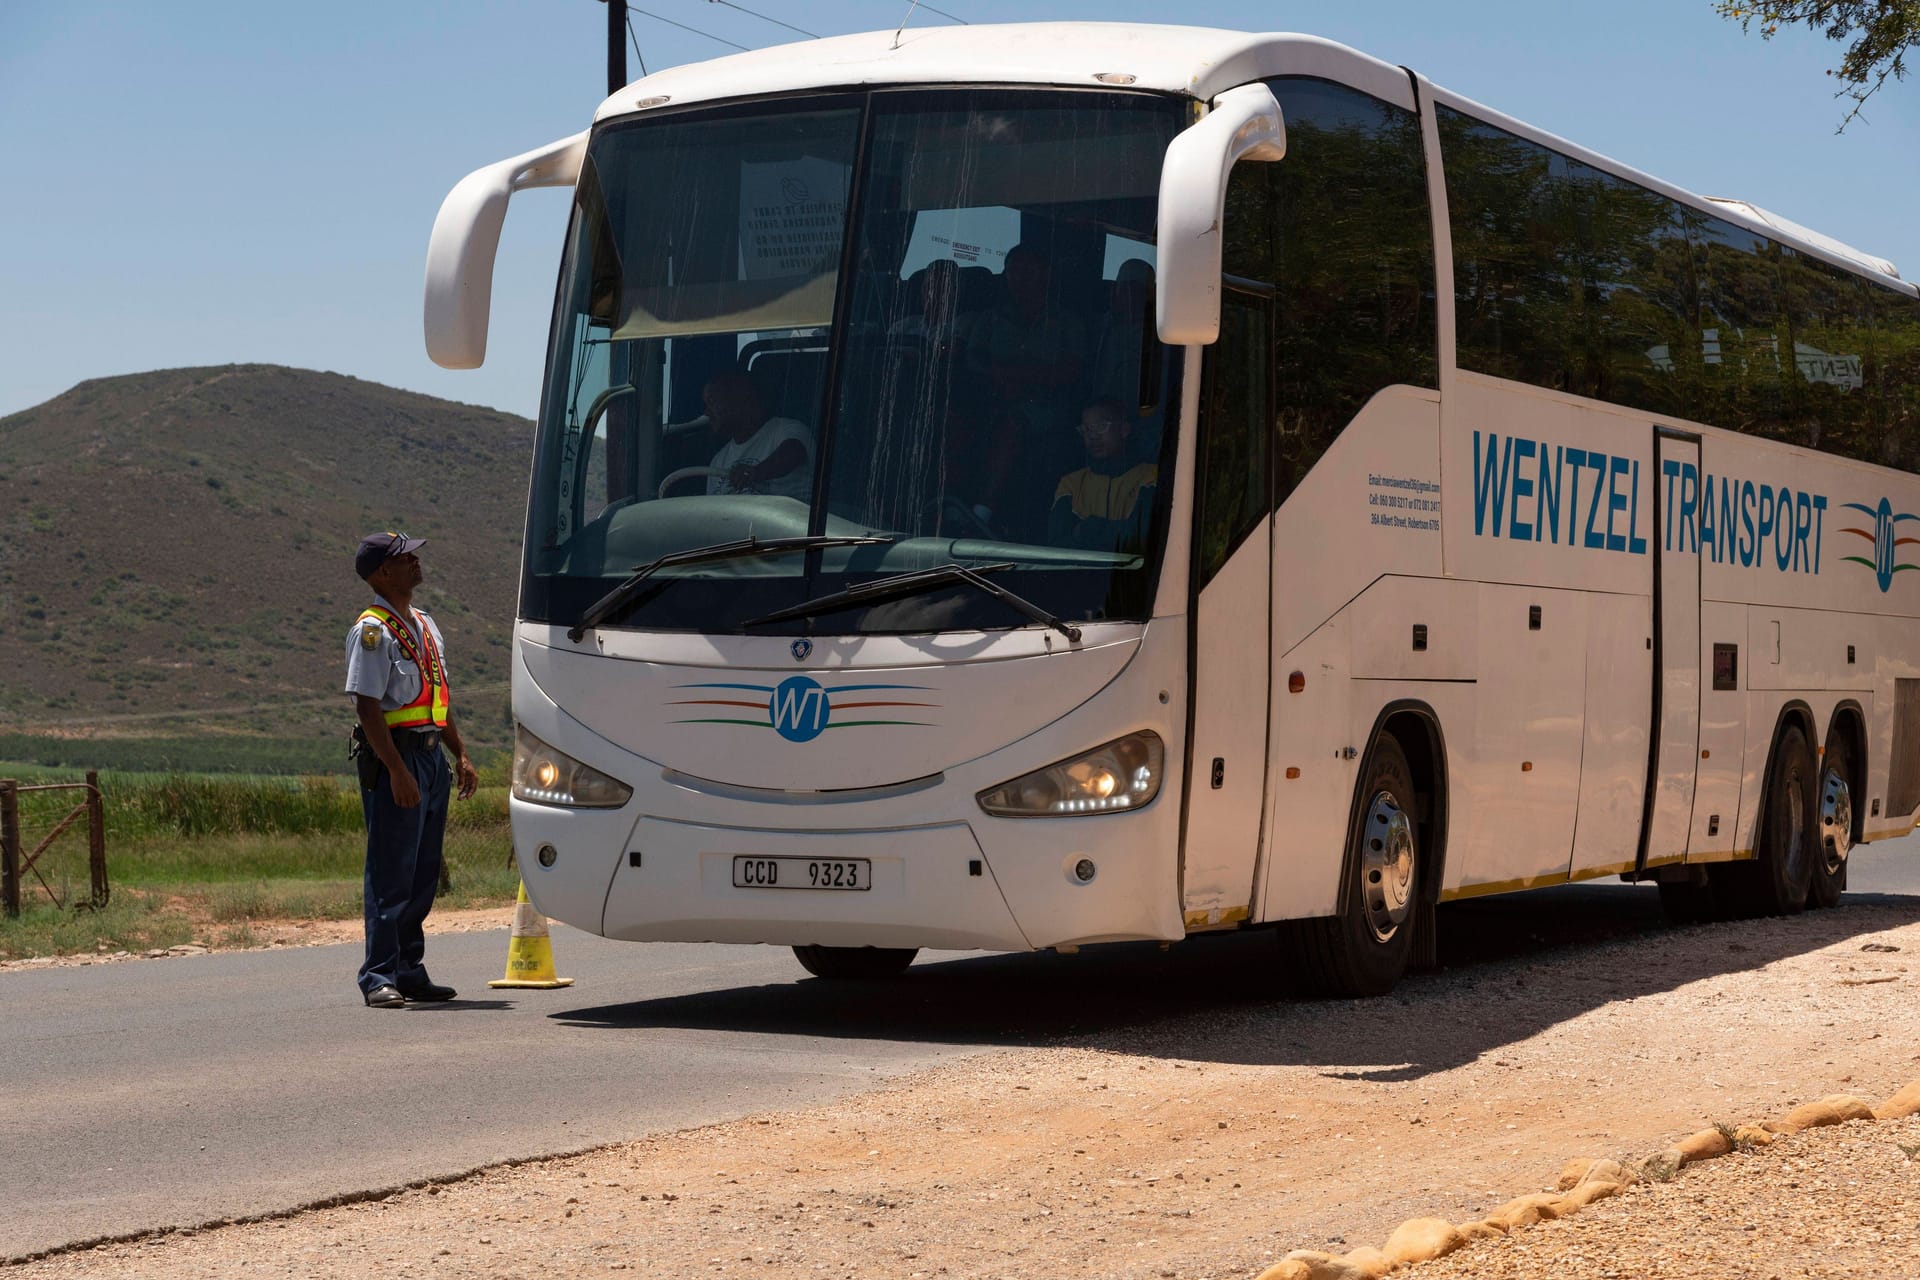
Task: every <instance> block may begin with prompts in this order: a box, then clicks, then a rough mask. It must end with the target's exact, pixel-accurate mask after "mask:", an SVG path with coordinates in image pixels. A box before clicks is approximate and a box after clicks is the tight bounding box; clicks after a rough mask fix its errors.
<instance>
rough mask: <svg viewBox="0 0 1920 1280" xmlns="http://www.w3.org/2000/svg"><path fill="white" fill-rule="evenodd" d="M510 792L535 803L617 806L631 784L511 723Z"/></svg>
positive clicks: (627, 795) (626, 796)
mask: <svg viewBox="0 0 1920 1280" xmlns="http://www.w3.org/2000/svg"><path fill="white" fill-rule="evenodd" d="M513 795H514V798H515V799H516V800H527V801H531V802H532V803H534V804H552V805H563V806H568V807H571V808H578V809H618V808H619V807H620V806H621V805H623V804H625V803H626V802H627V801H628V800H629V799H630V798H632V796H633V788H632V787H630V786H628V785H627V784H626V783H624V782H620V781H617V780H615V779H613V778H609V777H608V776H607V775H606V774H604V773H601V772H600V771H599V770H598V769H595V768H591V767H590V766H588V765H584V764H581V763H580V762H579V761H578V760H575V759H574V758H573V757H572V756H570V755H568V754H567V753H566V752H564V751H555V750H554V749H553V748H552V747H550V746H548V745H547V744H546V743H544V742H542V741H540V739H538V738H536V737H534V736H533V735H532V734H530V733H528V732H527V731H526V730H525V729H523V728H521V727H520V726H519V725H515V726H514V727H513Z"/></svg>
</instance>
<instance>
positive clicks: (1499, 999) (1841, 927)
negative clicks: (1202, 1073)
mask: <svg viewBox="0 0 1920 1280" xmlns="http://www.w3.org/2000/svg"><path fill="white" fill-rule="evenodd" d="M1915 921H1920V895H1913V896H1908V895H1898V894H1858V895H1849V896H1848V897H1847V899H1846V901H1845V905H1843V906H1842V907H1841V908H1840V909H1838V910H1833V911H1821V912H1810V913H1808V914H1806V915H1802V916H1797V917H1793V918H1790V919H1774V920H1760V921H1744V922H1738V923H1727V924H1711V925H1698V926H1690V927H1684V928H1677V927H1675V926H1672V925H1670V924H1668V923H1667V922H1666V920H1665V919H1664V917H1662V915H1661V914H1660V907H1659V900H1658V897H1657V895H1656V894H1655V893H1654V892H1653V890H1652V889H1651V888H1650V887H1633V886H1626V885H1608V886H1584V885H1583V886H1569V887H1566V888H1561V889H1550V890H1541V891H1535V892H1533V893H1528V894H1518V895H1512V896H1507V897H1500V898H1487V899H1480V900H1477V901H1473V902H1465V903H1457V904H1452V905H1449V906H1447V907H1443V908H1442V909H1441V913H1440V939H1441V942H1440V963H1441V967H1440V969H1439V971H1437V972H1433V973H1425V974H1418V975H1414V976H1412V977H1409V978H1408V979H1406V980H1405V981H1403V982H1402V983H1401V985H1400V987H1399V988H1398V989H1397V990H1396V991H1395V992H1394V993H1393V994H1392V995H1390V996H1386V997H1383V998H1381V999H1377V1000H1311V999H1300V998H1295V997H1290V996H1289V995H1287V993H1286V987H1285V975H1284V974H1283V973H1282V972H1281V953H1280V949H1279V947H1278V946H1277V944H1276V943H1275V940H1274V939H1273V937H1272V936H1271V935H1269V934H1267V933H1266V932H1264V931H1250V932H1246V933H1236V934H1224V935H1215V936H1203V937H1196V938H1192V939H1189V940H1187V941H1186V942H1183V943H1180V944H1178V945H1176V946H1173V947H1171V948H1168V949H1165V950H1162V949H1161V948H1160V947H1159V946H1157V945H1155V944H1151V943H1147V944H1140V943H1121V944H1111V945H1105V946H1090V947H1086V948H1084V949H1083V950H1082V951H1081V952H1080V953H1079V954H1077V955H1072V956H1062V955H1055V954H1053V953H1044V954H1037V955H1010V956H1003V955H995V956H979V957H966V958H958V959H951V960H946V959H937V958H936V959H932V960H927V959H923V960H922V961H921V962H920V963H918V964H916V965H915V966H914V967H913V968H912V969H911V970H910V971H909V972H908V974H907V975H906V976H905V977H904V978H901V979H897V980H894V981H890V982H827V981H822V980H819V979H799V980H796V981H794V982H785V983H767V984H761V985H756V986H749V987H732V988H728V989H725V990H718V991H707V992H699V993H694V994H688V995H678V996H671V997H664V998H661V999H658V1000H642V1001H635V1002H631V1003H624V1004H616V1005H604V1006H600V1007H595V1008H582V1009H572V1010H566V1011H559V1012H555V1013H554V1014H552V1015H551V1016H552V1017H553V1018H554V1019H555V1020H556V1021H558V1022H562V1023H564V1024H566V1025H569V1026H576V1027H589V1028H601V1029H606V1030H612V1031H644V1030H649V1029H656V1028H669V1027H670V1028H678V1029H699V1030H715V1031H740V1032H751V1033H755V1034H761V1035H767V1034H772V1035H794V1036H824V1037H831V1038H836V1039H865V1040H897V1041H908V1042H914V1043H928V1044H955V1045H959V1044H965V1045H986V1046H1026V1045H1061V1046H1071V1047H1079V1048H1093V1049H1102V1050H1107V1051H1112V1052H1120V1053H1137V1054H1141V1055H1148V1056H1153V1057H1163V1058H1177V1059H1183V1060H1189V1061H1203V1062H1221V1063H1240V1064H1246V1065H1304V1066H1319V1067H1323V1068H1325V1069H1326V1070H1327V1073H1328V1074H1331V1075H1339V1076H1343V1077H1348V1078H1353V1079H1362V1080H1409V1079H1418V1078H1419V1077H1421V1076H1423V1075H1427V1074H1429V1073H1432V1072H1436V1071H1445V1070H1448V1069H1450V1068H1452V1067H1456V1066H1460V1065H1462V1064H1464V1063H1466V1062H1470V1061H1472V1060H1473V1059H1475V1058H1477V1057H1479V1056H1480V1055H1482V1054H1485V1053H1488V1052H1491V1051H1493V1050H1497V1049H1499V1048H1501V1047H1502V1046H1504V1045H1508V1044H1512V1043H1515V1042H1518V1041H1521V1040H1525V1039H1527V1038H1528V1037H1530V1036H1533V1035H1535V1034H1537V1033H1538V1032H1540V1031H1542V1030H1544V1029H1546V1028H1547V1027H1550V1026H1553V1025H1556V1024H1558V1023H1561V1022H1564V1021H1567V1020H1570V1019H1573V1018H1576V1017H1579V1016H1580V1015H1582V1014H1585V1013H1588V1012H1590V1011H1592V1010H1594V1009H1597V1008H1601V1007H1604V1006H1606V1005H1608V1004H1611V1003H1613V1002H1616V1001H1623V1000H1632V999H1637V998H1639V997H1642V996H1647V995H1653V994H1656V993H1659V992H1663V991H1670V990H1674V989H1676V988H1678V987H1682V986H1685V985H1686V984H1688V983H1691V982H1696V981H1700V980H1702V979H1707V978H1713V977H1718V976H1721V975H1725V974H1730V973H1737V972H1741V971H1744V970H1752V969H1758V968H1761V967H1763V966H1765V965H1768V964H1771V963H1773V962H1775V961H1777V960H1781V959H1785V958H1788V957H1791V956H1796V955H1802V954H1806V953H1808V952H1811V951H1816V950H1819V949H1821V948H1823V947H1829V946H1833V945H1834V944H1836V943H1843V942H1846V941H1848V940H1849V939H1852V938H1855V937H1859V938H1863V939H1864V938H1866V937H1867V936H1869V935H1873V934H1878V933H1881V932H1883V931H1885V930H1887V929H1890V928H1894V927H1897V926H1899V925H1903V924H1909V923H1913V922H1915ZM1440 1028H1444V1033H1443V1032H1442V1031H1440V1030H1438V1029H1440Z"/></svg>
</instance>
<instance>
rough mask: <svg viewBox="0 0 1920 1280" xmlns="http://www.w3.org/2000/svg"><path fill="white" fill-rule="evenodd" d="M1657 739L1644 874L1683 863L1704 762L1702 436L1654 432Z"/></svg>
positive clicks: (1644, 832) (1643, 850)
mask: <svg viewBox="0 0 1920 1280" xmlns="http://www.w3.org/2000/svg"><path fill="white" fill-rule="evenodd" d="M1654 453H1655V456H1656V458H1657V460H1658V463H1659V465H1658V466H1657V467H1655V469H1654V485H1655V486H1656V491H1655V493H1654V500H1653V509H1654V513H1655V518H1654V525H1655V528H1654V543H1653V554H1654V587H1653V618H1654V651H1653V707H1654V740H1653V749H1652V752H1651V763H1650V769H1651V773H1650V775H1649V777H1648V779H1647V783H1648V785H1647V800H1646V806H1647V808H1646V821H1645V822H1644V823H1643V824H1642V829H1641V837H1640V856H1639V865H1640V868H1641V869H1642V870H1645V869H1646V868H1647V867H1657V866H1661V865H1663V864H1665V863H1670V862H1679V861H1682V860H1683V859H1684V858H1685V857H1686V852H1687V835H1688V832H1689V830H1690V829H1691V827H1692V825H1693V784H1694V772H1695V770H1696V769H1697V768H1698V767H1699V763H1700V534H1699V529H1700V521H1699V505H1700V438H1699V437H1698V436H1694V435H1689V434H1685V433H1681V432H1674V431H1669V430H1667V429H1665V428H1656V429H1655V434H1654Z"/></svg>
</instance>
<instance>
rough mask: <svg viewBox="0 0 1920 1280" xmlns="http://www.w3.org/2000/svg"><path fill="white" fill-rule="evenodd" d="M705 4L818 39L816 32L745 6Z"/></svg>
mask: <svg viewBox="0 0 1920 1280" xmlns="http://www.w3.org/2000/svg"><path fill="white" fill-rule="evenodd" d="M707 3H708V4H718V5H725V6H726V7H727V8H729V9H738V10H739V11H740V12H741V13H744V14H746V15H747V16H748V17H749V18H758V19H760V21H762V22H771V23H772V24H773V25H774V26H776V27H785V28H786V29H787V30H789V31H798V32H799V33H800V34H801V35H803V36H806V37H808V38H809V39H813V40H818V39H819V38H820V33H819V32H817V31H809V30H807V29H806V28H805V27H796V26H794V25H793V24H792V23H791V22H782V21H780V19H778V18H769V17H768V16H767V15H766V14H764V13H756V12H755V11H753V10H752V9H749V8H747V6H745V5H743V4H735V3H734V2H733V0H707Z"/></svg>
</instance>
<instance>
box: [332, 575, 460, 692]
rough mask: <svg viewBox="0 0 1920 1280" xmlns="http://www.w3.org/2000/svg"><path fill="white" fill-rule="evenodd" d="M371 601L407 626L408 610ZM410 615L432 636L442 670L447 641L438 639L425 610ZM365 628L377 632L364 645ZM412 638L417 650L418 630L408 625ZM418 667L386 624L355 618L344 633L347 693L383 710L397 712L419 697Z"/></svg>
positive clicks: (383, 600)
mask: <svg viewBox="0 0 1920 1280" xmlns="http://www.w3.org/2000/svg"><path fill="white" fill-rule="evenodd" d="M373 602H374V603H375V604H377V605H379V606H380V607H381V608H382V609H385V610H387V611H388V612H389V613H391V614H393V615H394V616H395V617H396V618H399V619H401V625H402V626H407V621H406V619H407V611H406V610H404V609H399V608H396V607H394V605H393V604H392V603H391V602H389V601H388V600H387V599H386V598H384V597H382V596H379V595H375V596H374V598H373ZM413 616H414V618H415V619H417V620H418V621H419V623H420V624H421V625H422V626H425V627H426V629H427V631H428V633H429V634H431V635H432V636H433V646H434V648H436V649H438V650H439V651H440V664H441V666H442V667H443V668H444V667H445V666H446V661H447V646H446V642H445V641H444V640H442V639H441V638H440V628H439V626H438V625H436V624H435V622H434V620H433V619H432V618H429V617H428V616H427V614H426V612H425V611H424V610H421V609H415V610H413ZM368 628H372V629H373V632H374V633H376V637H375V643H373V644H372V645H369V644H368V643H367V639H366V637H367V634H368V631H367V629H368ZM407 630H408V632H409V633H410V634H411V635H412V636H413V637H414V642H415V643H414V647H415V649H416V650H417V649H419V647H420V646H419V636H420V628H419V627H417V626H407ZM420 679H421V677H420V668H419V666H418V665H417V664H416V663H415V662H414V661H413V659H411V658H409V657H408V656H407V653H406V650H404V649H402V648H401V647H400V642H399V641H398V640H396V639H394V637H393V632H392V631H391V630H389V629H388V627H387V625H386V623H384V622H380V621H378V620H376V619H373V618H357V619H355V620H354V624H353V627H352V629H351V630H349V631H348V632H347V688H346V692H347V693H348V694H349V695H352V694H356V693H357V694H364V695H366V696H367V697H369V698H378V699H380V709H381V710H382V711H396V710H398V709H399V708H401V707H404V706H406V705H407V704H408V703H409V702H412V701H413V700H414V699H415V698H417V697H419V696H420Z"/></svg>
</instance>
